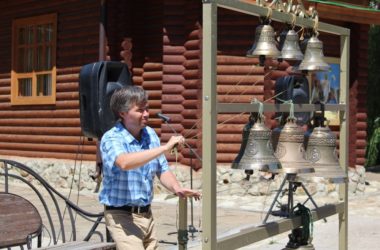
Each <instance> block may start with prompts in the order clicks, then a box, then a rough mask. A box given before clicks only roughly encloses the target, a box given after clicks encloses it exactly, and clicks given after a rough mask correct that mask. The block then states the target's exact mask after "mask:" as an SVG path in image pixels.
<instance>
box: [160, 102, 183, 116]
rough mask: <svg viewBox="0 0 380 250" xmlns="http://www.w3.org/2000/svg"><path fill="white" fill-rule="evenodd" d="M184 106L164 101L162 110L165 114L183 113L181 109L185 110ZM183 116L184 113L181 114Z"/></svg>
mask: <svg viewBox="0 0 380 250" xmlns="http://www.w3.org/2000/svg"><path fill="white" fill-rule="evenodd" d="M183 108H184V107H183V106H182V105H180V104H165V103H163V104H162V105H161V109H162V112H163V113H164V114H167V115H169V114H181V111H182V110H183ZM181 117H182V115H181Z"/></svg>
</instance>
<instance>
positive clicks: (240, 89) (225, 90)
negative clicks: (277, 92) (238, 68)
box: [216, 85, 264, 95]
mask: <svg viewBox="0 0 380 250" xmlns="http://www.w3.org/2000/svg"><path fill="white" fill-rule="evenodd" d="M216 88H217V92H218V94H219V95H223V94H229V95H233V94H235V95H236V94H242V93H244V94H246V95H262V94H263V93H264V86H263V85H255V86H252V85H249V86H241V85H232V86H228V85H219V86H217V87H216Z"/></svg>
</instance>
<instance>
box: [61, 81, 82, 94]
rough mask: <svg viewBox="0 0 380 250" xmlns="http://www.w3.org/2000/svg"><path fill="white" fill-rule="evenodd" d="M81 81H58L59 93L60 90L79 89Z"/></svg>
mask: <svg viewBox="0 0 380 250" xmlns="http://www.w3.org/2000/svg"><path fill="white" fill-rule="evenodd" d="M78 90H79V83H78V82H62V83H59V84H58V83H57V93H58V92H69V91H78Z"/></svg>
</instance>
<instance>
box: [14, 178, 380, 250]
mask: <svg viewBox="0 0 380 250" xmlns="http://www.w3.org/2000/svg"><path fill="white" fill-rule="evenodd" d="M367 179H368V182H369V184H370V185H369V186H368V187H372V189H371V188H368V190H369V191H368V192H366V193H365V194H361V195H350V198H349V235H348V236H349V249H350V250H361V249H366V250H376V249H380V247H379V238H380V209H379V207H380V191H379V190H380V189H379V188H373V187H374V186H376V187H379V181H380V174H367ZM375 184H376V185H375ZM13 192H16V193H19V194H21V195H26V196H28V191H27V190H26V189H25V188H21V187H15V188H14V189H13ZM66 195H67V194H66ZM166 198H167V196H165V195H159V196H156V198H155V200H154V203H153V211H154V216H155V218H156V222H157V228H158V237H159V239H160V240H162V241H164V242H163V243H160V249H166V250H170V249H178V246H174V245H172V244H170V242H176V238H177V235H176V234H175V232H176V230H177V223H178V222H177V217H178V211H177V206H176V205H177V200H176V199H175V198H171V199H166ZM71 199H72V200H73V201H74V202H75V203H77V202H78V204H79V206H80V207H82V208H83V209H86V210H88V211H93V212H96V211H101V210H102V206H101V205H100V204H99V203H98V200H97V195H96V194H93V193H86V194H81V195H80V197H79V199H77V197H76V194H75V193H72V194H71ZM315 200H316V202H317V203H318V205H320V206H322V205H323V204H325V203H328V202H331V201H333V200H334V197H320V198H316V199H315ZM270 203H271V198H270V197H266V198H265V197H257V198H241V197H240V198H239V197H218V211H217V223H218V225H217V231H218V235H219V236H221V235H228V234H230V233H231V232H233V231H236V230H239V229H242V228H244V227H248V226H252V225H259V224H260V223H261V221H262V219H263V218H264V216H265V214H266V211H267V209H268V207H269V205H270ZM248 204H249V206H248ZM190 208H191V207H190V206H189V210H188V214H189V223H191V218H190V214H191V213H190ZM201 210H202V209H201V203H200V202H196V203H194V206H193V211H194V216H193V224H194V226H195V228H196V229H201V228H202V223H201ZM276 219H278V218H273V217H271V218H270V220H276ZM77 225H78V234H79V237H78V238H79V239H80V238H81V237H83V235H84V234H85V232H87V231H88V229H89V228H90V226H91V223H90V222H88V221H85V220H83V219H81V218H79V217H78V222H77ZM100 231H101V232H103V233H104V225H102V226H101V228H100ZM287 234H288V233H284V234H282V235H278V236H276V237H273V238H270V239H267V240H263V241H261V242H258V243H255V244H253V245H250V246H246V247H244V248H242V249H245V250H246V249H260V250H261V249H263V250H274V249H282V248H284V247H285V245H286V243H287V241H288V238H287ZM313 235H314V240H313V244H314V246H315V248H316V249H327V250H334V249H339V247H338V241H339V240H338V218H337V215H334V216H332V217H329V218H328V221H327V223H325V222H323V221H318V222H316V223H315V224H314V234H313ZM45 236H46V235H45ZM189 236H190V237H189V238H190V240H189V242H188V248H189V249H201V244H200V239H201V233H199V232H195V233H194V234H190V235H189ZM192 236H193V237H192ZM94 240H99V239H94ZM47 241H48V237H47V236H46V237H45V244H46V243H47Z"/></svg>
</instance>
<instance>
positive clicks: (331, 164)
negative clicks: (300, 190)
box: [300, 127, 347, 183]
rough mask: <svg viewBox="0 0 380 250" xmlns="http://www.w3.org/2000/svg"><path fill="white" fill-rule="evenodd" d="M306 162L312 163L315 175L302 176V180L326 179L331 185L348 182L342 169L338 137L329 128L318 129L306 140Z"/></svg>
mask: <svg viewBox="0 0 380 250" xmlns="http://www.w3.org/2000/svg"><path fill="white" fill-rule="evenodd" d="M305 143H306V145H307V146H306V160H308V161H310V162H311V166H312V167H314V170H315V173H313V174H302V175H300V177H301V178H302V179H304V178H306V179H310V180H312V181H317V180H318V179H320V178H325V179H327V180H328V181H329V182H331V183H343V182H346V181H347V175H346V173H345V171H344V170H343V169H342V168H341V167H340V164H339V159H338V156H337V151H336V136H335V134H334V133H333V132H331V130H330V129H329V128H328V127H316V128H314V130H313V132H312V133H311V134H310V136H309V137H307V136H306V138H305Z"/></svg>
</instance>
